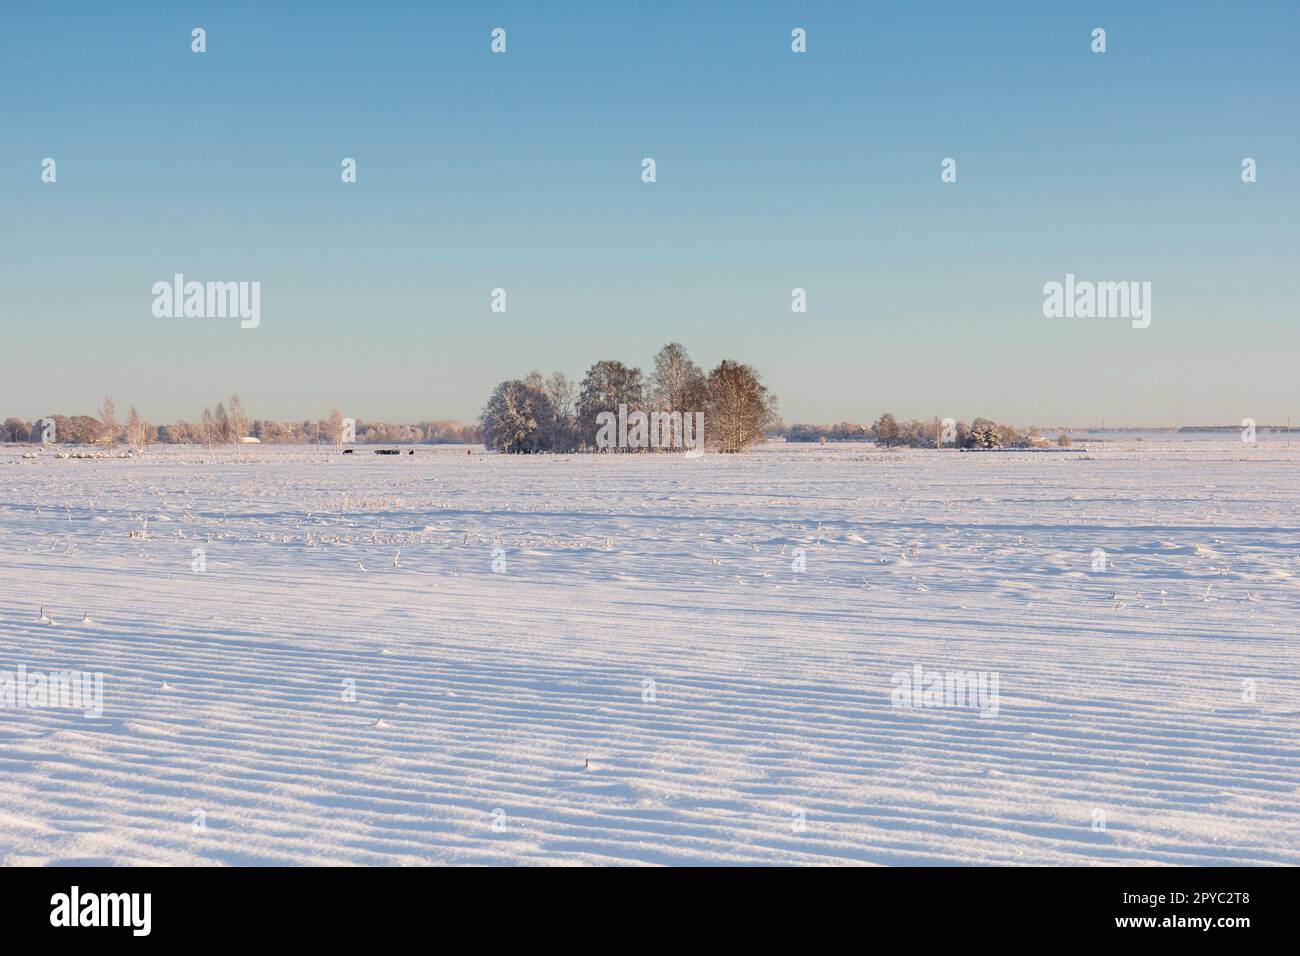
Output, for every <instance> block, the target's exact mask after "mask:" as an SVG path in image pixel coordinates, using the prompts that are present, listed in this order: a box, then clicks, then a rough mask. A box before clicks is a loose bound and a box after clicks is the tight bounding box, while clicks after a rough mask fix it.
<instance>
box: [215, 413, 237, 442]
mask: <svg viewBox="0 0 1300 956" xmlns="http://www.w3.org/2000/svg"><path fill="white" fill-rule="evenodd" d="M212 419H213V424H214V425H215V426H216V431H217V434H216V442H217V444H218V445H227V444H229V443H230V441H231V437H232V436H233V435H234V432H232V431H231V428H230V413H229V412H227V411H226V404H225V402H217V410H216V411H215V412H213V413H212Z"/></svg>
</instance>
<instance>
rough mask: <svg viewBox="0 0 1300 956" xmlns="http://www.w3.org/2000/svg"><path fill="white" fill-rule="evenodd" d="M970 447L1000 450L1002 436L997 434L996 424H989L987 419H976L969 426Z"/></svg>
mask: <svg viewBox="0 0 1300 956" xmlns="http://www.w3.org/2000/svg"><path fill="white" fill-rule="evenodd" d="M968 440H969V442H970V447H972V448H1001V447H1002V435H1001V434H1000V432H999V429H998V426H997V423H996V422H991V421H989V420H988V419H987V418H977V419H975V421H974V422H973V423H972V424H971V426H970V438H969V439H968Z"/></svg>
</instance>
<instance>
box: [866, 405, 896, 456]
mask: <svg viewBox="0 0 1300 956" xmlns="http://www.w3.org/2000/svg"><path fill="white" fill-rule="evenodd" d="M871 434H872V437H873V438H875V440H876V443H877V444H879V445H883V446H884V447H886V448H890V447H892V446H894V445H897V444H898V443H899V442H900V441H901V440H902V433H901V430H900V429H899V427H898V421H897V420H896V419H895V418H894V415H893V413H892V412H885V414H883V415H881V416H880V418H878V419H877V420H876V423H875V424H874V425H872V426H871Z"/></svg>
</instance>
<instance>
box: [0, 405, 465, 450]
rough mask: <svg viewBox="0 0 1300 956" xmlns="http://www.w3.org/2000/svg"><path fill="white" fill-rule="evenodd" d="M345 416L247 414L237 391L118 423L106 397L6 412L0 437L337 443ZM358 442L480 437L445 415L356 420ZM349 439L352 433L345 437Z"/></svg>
mask: <svg viewBox="0 0 1300 956" xmlns="http://www.w3.org/2000/svg"><path fill="white" fill-rule="evenodd" d="M345 422H346V419H344V418H343V416H342V415H341V414H340V413H339V412H338V411H337V410H334V411H332V412H331V413H330V416H329V417H328V418H323V419H321V420H319V421H314V422H313V421H303V422H284V421H275V420H273V419H254V418H250V417H249V416H248V415H247V414H246V413H245V412H244V407H243V404H242V403H241V402H240V400H239V396H237V395H232V396H231V397H230V401H229V403H228V404H227V403H226V402H219V403H218V404H217V406H216V407H215V408H205V409H204V410H203V413H202V414H201V415H200V416H199V420H198V421H197V422H185V421H178V422H172V423H171V424H167V425H154V424H151V423H150V422H147V421H144V420H143V419H142V418H141V417H140V416H139V414H138V413H137V412H136V410H135V408H134V407H133V408H131V410H130V411H129V412H128V414H127V419H126V421H125V422H122V423H119V422H118V420H117V415H116V410H115V408H114V405H113V400H112V398H111V397H110V398H105V400H104V404H103V405H102V406H101V407H100V409H99V416H98V417H93V416H90V415H70V416H69V415H46V416H44V417H43V418H42V419H40V420H39V421H34V422H27V421H23V420H22V419H21V418H14V417H10V418H7V419H5V421H4V423H3V424H0V442H17V443H27V442H35V443H40V442H43V441H51V442H54V443H57V444H69V445H95V444H101V445H117V444H119V443H120V444H125V445H130V446H132V447H134V448H142V447H147V446H148V445H153V444H164V445H176V444H196V445H208V446H214V445H228V444H238V443H240V442H242V441H244V440H246V439H249V438H255V439H257V440H258V441H260V442H266V443H271V444H285V445H293V444H298V445H306V444H321V443H330V444H338V443H339V442H340V441H341V440H342V439H343V438H344V433H345V430H346V426H345ZM353 431H354V434H355V441H356V442H357V443H358V444H386V445H388V444H426V445H427V444H435V445H436V444H477V443H478V442H479V441H481V440H482V433H481V430H480V428H479V426H478V425H462V424H461V423H460V422H455V421H449V420H447V419H434V420H430V421H423V422H417V423H414V424H390V423H388V422H371V421H365V420H363V419H357V420H356V422H355V425H354V426H353ZM347 437H348V438H349V439H351V438H352V435H348V436H347Z"/></svg>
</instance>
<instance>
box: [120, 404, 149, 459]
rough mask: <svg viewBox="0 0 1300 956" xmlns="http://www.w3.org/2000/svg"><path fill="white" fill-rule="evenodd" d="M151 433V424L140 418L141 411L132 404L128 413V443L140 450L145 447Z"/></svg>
mask: <svg viewBox="0 0 1300 956" xmlns="http://www.w3.org/2000/svg"><path fill="white" fill-rule="evenodd" d="M148 433H149V425H148V423H147V422H145V421H144V420H143V419H141V418H140V413H139V412H137V411H136V410H135V406H134V405H132V406H131V410H130V411H129V412H127V415H126V440H127V443H128V444H129V445H130V446H131V447H132V448H133V449H134V450H135V451H140V450H142V449H143V448H144V443H145V439H146V438H147V436H148Z"/></svg>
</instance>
